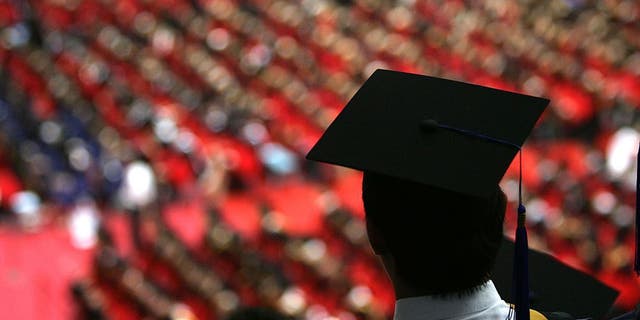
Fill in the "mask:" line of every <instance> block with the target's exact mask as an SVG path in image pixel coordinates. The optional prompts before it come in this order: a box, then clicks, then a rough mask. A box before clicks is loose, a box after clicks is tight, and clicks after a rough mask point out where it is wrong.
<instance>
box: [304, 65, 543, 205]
mask: <svg viewBox="0 0 640 320" xmlns="http://www.w3.org/2000/svg"><path fill="white" fill-rule="evenodd" d="M548 103H549V100H547V99H543V98H537V97H532V96H527V95H522V94H517V93H513V92H507V91H502V90H497V89H492V88H487V87H482V86H478V85H472V84H468V83H463V82H458V81H453V80H446V79H440V78H433V77H428V76H423V75H417V74H409V73H403V72H397V71H390V70H376V72H374V73H373V74H372V75H371V77H369V79H368V80H367V81H366V82H365V83H364V85H363V86H362V87H361V88H360V89H359V90H358V92H356V94H355V95H354V96H353V98H351V100H350V101H349V103H348V104H347V105H346V106H345V108H344V109H343V110H342V112H341V113H340V114H339V115H338V116H337V118H336V119H335V120H334V121H333V123H331V125H330V126H329V127H328V128H327V130H326V131H325V132H324V134H323V136H322V137H321V138H320V140H319V141H318V142H317V143H316V145H315V146H314V147H313V148H312V149H311V151H310V152H309V153H308V154H307V159H310V160H315V161H320V162H327V163H331V164H336V165H340V166H344V167H349V168H353V169H358V170H363V171H373V172H376V173H380V174H385V175H389V176H393V177H396V178H401V179H407V180H411V181H415V182H419V183H424V184H428V185H431V186H435V187H440V188H443V189H447V190H451V191H456V192H460V193H465V194H469V195H474V196H488V195H489V194H490V193H492V192H494V190H495V186H496V185H497V184H498V183H499V182H500V180H501V179H502V176H503V175H504V173H505V171H506V170H507V168H508V166H509V164H510V163H511V161H512V160H513V157H514V156H515V155H516V154H517V152H518V148H519V147H520V146H521V145H522V144H523V143H524V140H525V138H526V137H527V136H528V135H529V132H530V131H531V129H532V128H533V126H534V125H535V123H536V121H537V119H538V117H540V115H541V114H542V112H543V111H544V109H545V107H546V106H547V104H548ZM427 120H435V121H436V122H437V123H438V124H443V125H446V126H449V127H453V128H459V129H461V130H464V131H468V132H472V135H473V134H477V135H482V136H486V137H491V138H493V139H496V140H501V141H506V142H507V144H505V143H497V142H496V141H490V140H488V139H483V138H479V137H475V136H472V135H469V134H462V133H460V132H455V131H452V130H445V129H441V128H432V129H433V130H425V128H424V125H423V124H424V122H425V121H427ZM509 144H512V145H509Z"/></svg>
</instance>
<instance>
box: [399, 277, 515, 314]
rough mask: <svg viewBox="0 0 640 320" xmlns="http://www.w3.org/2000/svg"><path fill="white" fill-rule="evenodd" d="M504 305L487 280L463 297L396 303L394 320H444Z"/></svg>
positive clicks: (428, 298) (429, 298) (424, 298)
mask: <svg viewBox="0 0 640 320" xmlns="http://www.w3.org/2000/svg"><path fill="white" fill-rule="evenodd" d="M500 303H504V302H503V301H502V298H500V294H498V291H497V290H496V287H495V286H494V285H493V282H492V281H491V280H489V281H488V282H487V283H485V284H483V285H482V286H481V287H480V288H479V289H478V290H477V291H474V292H473V293H471V294H470V295H465V296H463V297H457V296H452V297H447V298H442V297H434V296H419V297H410V298H402V299H398V300H397V301H396V309H395V313H394V316H393V319H394V320H414V319H446V318H454V317H458V316H462V315H465V314H471V313H476V312H480V311H482V310H486V309H489V308H491V307H494V306H496V305H498V304H500Z"/></svg>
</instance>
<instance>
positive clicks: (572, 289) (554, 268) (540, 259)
mask: <svg viewBox="0 0 640 320" xmlns="http://www.w3.org/2000/svg"><path fill="white" fill-rule="evenodd" d="M513 252H514V243H513V241H511V240H508V239H506V238H505V239H504V240H503V241H502V245H501V246H500V250H499V251H498V256H497V257H496V264H495V266H494V268H493V271H492V273H491V280H493V283H494V284H495V286H496V289H498V292H499V293H500V296H502V297H503V298H505V299H506V300H507V301H510V300H511V299H509V298H510V297H511V298H513V297H512V296H511V289H512V286H511V281H512V278H511V270H510V267H511V266H512V263H513ZM529 278H530V280H531V282H530V286H529V297H530V307H531V308H532V309H535V310H538V311H563V312H566V313H569V314H570V315H572V316H573V317H575V318H576V319H578V318H587V317H590V318H592V319H603V318H604V316H605V315H606V314H607V312H608V311H609V310H610V309H611V306H612V305H613V303H614V301H615V300H616V297H617V296H618V291H617V290H615V289H613V288H611V287H609V286H607V285H605V284H604V283H602V282H600V281H598V280H597V279H595V278H593V277H592V276H590V275H588V274H586V273H584V272H582V271H579V270H576V269H574V268H572V267H569V266H567V265H565V264H564V263H562V262H560V261H558V260H557V259H556V258H554V257H552V256H550V255H548V254H546V253H542V252H539V251H536V250H532V249H530V250H529Z"/></svg>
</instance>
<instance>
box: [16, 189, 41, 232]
mask: <svg viewBox="0 0 640 320" xmlns="http://www.w3.org/2000/svg"><path fill="white" fill-rule="evenodd" d="M9 201H10V202H11V209H12V210H13V212H14V213H15V214H16V215H17V216H18V222H19V223H20V225H21V226H23V227H24V228H27V229H31V228H35V227H37V226H39V225H40V223H41V222H42V216H41V214H40V204H41V202H40V197H38V195H37V194H36V193H35V192H32V191H28V190H26V191H21V192H18V193H16V194H14V195H13V196H11V199H10V200H9Z"/></svg>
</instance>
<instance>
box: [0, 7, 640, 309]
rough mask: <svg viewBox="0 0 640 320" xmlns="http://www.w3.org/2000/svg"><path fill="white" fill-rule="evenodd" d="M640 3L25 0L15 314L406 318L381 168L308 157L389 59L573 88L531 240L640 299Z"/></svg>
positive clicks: (14, 115) (0, 113)
mask: <svg viewBox="0 0 640 320" xmlns="http://www.w3.org/2000/svg"><path fill="white" fill-rule="evenodd" d="M639 15H640V5H639V4H638V2H637V1H632V0H625V1H618V0H607V1H589V0H564V1H551V0H543V1H533V0H520V1H499V0H490V1H435V0H425V1H419V0H401V1H381V0H341V1H329V0H302V1H286V0H245V1H230V0H155V1H154V0H147V1H145V0H139V1H134V0H86V1H82V0H29V1H27V0H2V1H0V28H1V32H0V37H1V38H0V61H1V65H0V210H1V212H0V318H2V319H70V318H77V319H82V318H95V319H139V318H147V319H148V318H171V319H195V318H198V319H223V318H224V316H225V315H226V314H228V312H230V311H232V310H234V309H236V308H238V307H240V306H247V305H262V306H269V307H273V308H275V309H278V310H280V311H282V312H283V313H288V314H292V315H296V316H299V317H302V318H307V319H365V318H366V319H384V318H388V317H389V316H390V315H391V314H392V311H393V301H394V297H393V293H392V290H391V288H390V286H389V282H388V280H387V279H386V278H385V275H384V273H383V271H382V269H381V267H380V265H379V264H378V262H377V260H375V258H374V257H373V256H372V254H371V251H370V248H369V247H368V245H367V242H366V235H365V232H364V226H363V219H362V218H363V214H364V213H363V209H362V206H361V201H360V193H359V190H360V183H361V176H360V174H359V173H357V172H354V171H351V170H347V169H340V168H333V167H329V166H326V165H319V164H314V163H310V162H307V161H305V160H304V155H305V154H306V152H307V151H308V150H309V149H310V147H311V146H312V144H313V143H314V142H315V141H316V139H317V138H319V136H320V134H321V133H322V131H323V129H324V128H325V127H326V126H327V124H328V123H330V121H331V120H332V119H333V118H334V117H335V115H336V114H337V113H338V112H339V110H340V109H341V107H342V106H343V105H344V103H345V102H346V101H348V99H349V98H350V97H351V96H352V94H353V93H354V92H355V90H357V88H358V87H359V86H360V85H361V84H362V82H363V81H364V80H365V79H366V78H367V77H368V76H369V75H370V74H371V73H372V72H373V71H374V70H375V69H377V68H388V69H395V70H400V71H406V72H415V73H421V74H427V75H433V76H440V77H446V78H451V79H458V80H463V81H468V82H472V83H476V84H481V85H486V86H491V87H496V88H500V89H505V90H512V91H517V92H522V93H527V94H530V95H536V96H545V97H548V98H550V99H551V101H552V102H551V105H550V107H549V109H548V110H547V112H546V113H545V114H544V115H543V117H542V119H541V120H540V122H539V123H538V126H537V127H536V129H535V130H534V133H533V135H532V136H531V138H530V139H529V140H528V141H527V143H526V146H525V147H524V149H523V187H524V197H525V202H526V203H525V204H526V206H527V208H528V211H529V214H528V221H527V222H528V228H529V235H530V245H531V247H533V248H537V249H539V250H544V251H547V252H551V253H553V254H554V255H555V256H556V257H558V258H559V259H561V260H562V261H564V262H565V263H567V264H569V265H571V266H573V267H575V268H578V269H581V270H584V271H586V272H588V273H590V274H592V275H593V276H595V277H597V278H598V279H600V280H602V281H604V282H605V283H607V284H609V285H611V286H613V287H615V288H617V289H619V290H620V291H621V294H620V297H619V299H618V300H617V301H616V305H615V310H613V311H612V312H611V315H615V314H616V313H620V312H623V311H625V310H630V309H631V308H633V307H634V306H635V305H636V304H637V303H639V302H640V282H639V281H638V279H637V278H636V277H635V276H634V275H633V272H632V270H631V265H632V264H633V249H634V244H633V240H634V228H633V224H634V207H635V192H636V190H635V173H636V170H637V168H636V152H637V149H638V144H639V141H640V134H639V129H640V126H639V125H640V122H639V117H638V115H639V112H638V107H640V53H639V52H638V48H639V47H640V26H639V24H638V21H639ZM517 173H518V171H517V167H516V166H512V168H510V170H509V171H508V173H507V175H506V176H505V178H504V179H503V183H502V186H503V188H504V189H505V191H506V193H507V195H508V196H509V199H510V200H511V205H510V208H509V211H508V214H507V216H508V218H507V223H506V225H505V232H506V233H507V234H508V235H512V234H513V230H514V219H513V216H514V215H513V214H511V212H513V201H515V198H516V192H517V180H516V178H517Z"/></svg>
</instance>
